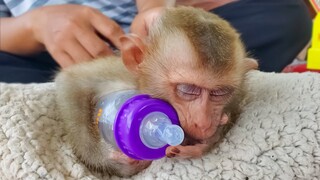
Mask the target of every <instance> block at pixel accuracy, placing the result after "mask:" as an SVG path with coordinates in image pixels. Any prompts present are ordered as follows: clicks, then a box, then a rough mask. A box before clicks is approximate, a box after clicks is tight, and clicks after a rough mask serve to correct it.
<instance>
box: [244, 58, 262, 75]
mask: <svg viewBox="0 0 320 180" xmlns="http://www.w3.org/2000/svg"><path fill="white" fill-rule="evenodd" d="M245 64H246V67H245V69H246V72H248V71H250V70H253V69H258V66H259V65H258V62H257V60H255V59H252V58H246V59H245Z"/></svg>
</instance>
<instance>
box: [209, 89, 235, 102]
mask: <svg viewBox="0 0 320 180" xmlns="http://www.w3.org/2000/svg"><path fill="white" fill-rule="evenodd" d="M232 92H233V89H230V88H222V89H217V90H212V91H210V96H211V99H212V100H214V101H220V100H224V99H226V98H228V97H230V96H231V94H232Z"/></svg>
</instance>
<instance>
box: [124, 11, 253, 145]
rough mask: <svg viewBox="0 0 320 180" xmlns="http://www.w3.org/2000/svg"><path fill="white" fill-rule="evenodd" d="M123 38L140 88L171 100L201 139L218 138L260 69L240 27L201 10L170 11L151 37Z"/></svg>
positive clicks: (184, 125) (189, 131)
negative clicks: (252, 74)
mask: <svg viewBox="0 0 320 180" xmlns="http://www.w3.org/2000/svg"><path fill="white" fill-rule="evenodd" d="M121 41H122V45H123V46H122V58H123V61H124V64H125V65H126V67H127V68H128V69H129V70H130V71H132V72H133V73H134V74H135V75H137V76H138V79H139V89H140V90H141V91H142V92H144V93H148V94H150V95H152V96H153V97H158V98H162V99H165V100H167V101H168V102H169V103H171V104H172V105H173V106H174V108H175V109H176V110H177V112H178V115H179V120H180V123H181V126H182V128H183V129H184V131H185V133H186V134H187V135H188V136H190V137H192V138H193V139H196V140H206V139H208V138H210V137H212V136H213V135H214V134H215V132H216V131H217V128H218V127H219V126H222V125H224V124H226V123H227V122H228V121H229V119H230V118H229V117H230V114H231V113H232V112H230V111H233V110H232V108H229V107H232V106H230V104H231V103H234V100H237V99H239V98H241V97H240V96H239V92H240V91H241V88H242V84H243V81H244V77H245V73H246V72H248V71H249V70H250V69H253V68H257V63H256V62H255V61H254V60H252V59H249V58H246V53H245V50H244V47H243V44H242V42H241V40H240V37H239V34H238V33H237V32H236V31H235V30H234V28H233V27H231V25H230V24H229V23H228V22H226V21H225V20H223V19H221V18H219V17H218V16H216V15H214V14H212V13H208V12H205V11H203V10H200V9H194V8H188V7H179V8H175V9H168V10H166V11H165V12H164V13H163V14H162V15H161V17H159V19H157V20H156V21H155V22H154V26H153V27H150V30H149V36H148V38H147V39H140V38H139V37H137V36H134V35H128V36H126V37H123V38H122V39H121Z"/></svg>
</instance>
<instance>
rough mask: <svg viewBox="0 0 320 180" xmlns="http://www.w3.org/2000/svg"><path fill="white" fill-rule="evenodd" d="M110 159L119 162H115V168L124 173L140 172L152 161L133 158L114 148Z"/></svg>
mask: <svg viewBox="0 0 320 180" xmlns="http://www.w3.org/2000/svg"><path fill="white" fill-rule="evenodd" d="M110 160H111V161H114V162H115V164H117V165H115V164H114V166H115V168H116V169H117V170H119V172H121V173H122V174H124V175H132V174H135V173H137V172H140V171H142V170H143V169H145V168H147V167H148V166H149V165H150V164H151V163H152V161H142V160H135V159H132V158H130V157H128V156H126V155H125V154H123V153H122V152H120V151H118V150H114V151H112V152H111V153H110ZM116 166H118V167H116Z"/></svg>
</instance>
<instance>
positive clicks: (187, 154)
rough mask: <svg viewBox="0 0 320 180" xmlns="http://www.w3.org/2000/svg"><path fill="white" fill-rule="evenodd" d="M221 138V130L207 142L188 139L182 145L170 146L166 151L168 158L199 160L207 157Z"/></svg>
mask: <svg viewBox="0 0 320 180" xmlns="http://www.w3.org/2000/svg"><path fill="white" fill-rule="evenodd" d="M220 138H221V128H220V129H218V131H217V132H216V133H215V134H214V135H213V136H212V137H210V138H208V139H206V140H195V139H192V138H190V137H186V139H185V140H184V142H183V144H182V145H179V146H169V147H168V148H167V149H166V156H167V157H168V158H173V157H177V158H183V159H186V158H199V157H201V156H203V155H205V154H206V153H207V152H208V151H209V150H210V149H211V148H212V147H213V146H214V145H215V144H216V143H217V142H219V140H220Z"/></svg>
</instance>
